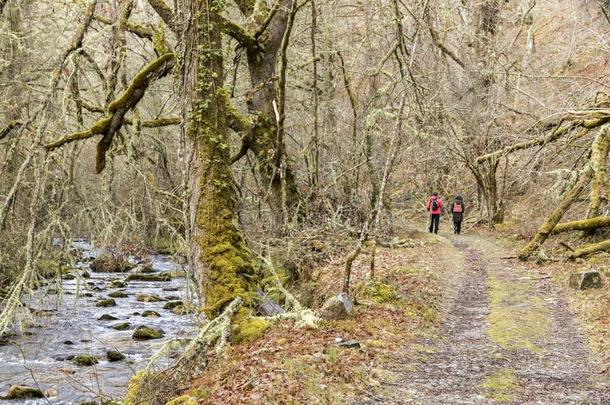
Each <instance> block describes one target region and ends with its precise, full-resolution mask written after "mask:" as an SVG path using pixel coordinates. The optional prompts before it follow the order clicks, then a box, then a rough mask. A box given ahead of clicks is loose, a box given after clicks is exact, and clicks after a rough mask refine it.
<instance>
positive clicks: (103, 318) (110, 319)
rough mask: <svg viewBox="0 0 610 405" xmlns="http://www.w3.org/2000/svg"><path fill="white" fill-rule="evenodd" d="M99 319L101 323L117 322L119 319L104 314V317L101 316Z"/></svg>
mask: <svg viewBox="0 0 610 405" xmlns="http://www.w3.org/2000/svg"><path fill="white" fill-rule="evenodd" d="M97 319H98V320H100V321H116V320H117V319H119V318H117V317H116V316H112V315H110V314H103V315H102V316H100V317H99V318H97Z"/></svg>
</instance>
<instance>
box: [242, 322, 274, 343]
mask: <svg viewBox="0 0 610 405" xmlns="http://www.w3.org/2000/svg"><path fill="white" fill-rule="evenodd" d="M271 325H272V323H271V322H269V321H268V320H266V319H264V318H246V319H244V320H243V321H241V322H239V323H238V324H237V325H236V326H235V334H234V337H233V341H234V342H235V343H239V342H249V341H252V340H256V339H258V338H260V337H261V336H263V334H264V333H265V331H266V330H267V329H269V328H270V327H271Z"/></svg>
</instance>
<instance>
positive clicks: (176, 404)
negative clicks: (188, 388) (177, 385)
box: [165, 395, 199, 405]
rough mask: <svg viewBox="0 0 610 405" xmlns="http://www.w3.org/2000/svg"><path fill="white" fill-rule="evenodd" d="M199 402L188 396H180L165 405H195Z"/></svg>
mask: <svg viewBox="0 0 610 405" xmlns="http://www.w3.org/2000/svg"><path fill="white" fill-rule="evenodd" d="M198 403H199V402H197V400H196V399H195V398H193V397H191V396H189V395H182V396H180V397H178V398H174V399H172V400H171V401H169V402H167V403H166V404H165V405H197V404H198Z"/></svg>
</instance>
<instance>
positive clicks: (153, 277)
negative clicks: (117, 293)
mask: <svg viewBox="0 0 610 405" xmlns="http://www.w3.org/2000/svg"><path fill="white" fill-rule="evenodd" d="M171 280H172V275H171V274H170V273H153V274H146V273H134V274H130V275H129V276H127V281H151V282H157V281H158V282H162V281H165V282H167V281H171Z"/></svg>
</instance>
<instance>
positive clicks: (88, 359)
mask: <svg viewBox="0 0 610 405" xmlns="http://www.w3.org/2000/svg"><path fill="white" fill-rule="evenodd" d="M73 361H74V364H76V365H77V366H82V367H86V366H93V365H95V364H97V363H98V361H97V357H95V356H93V355H91V354H79V355H78V356H74V360H73Z"/></svg>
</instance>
